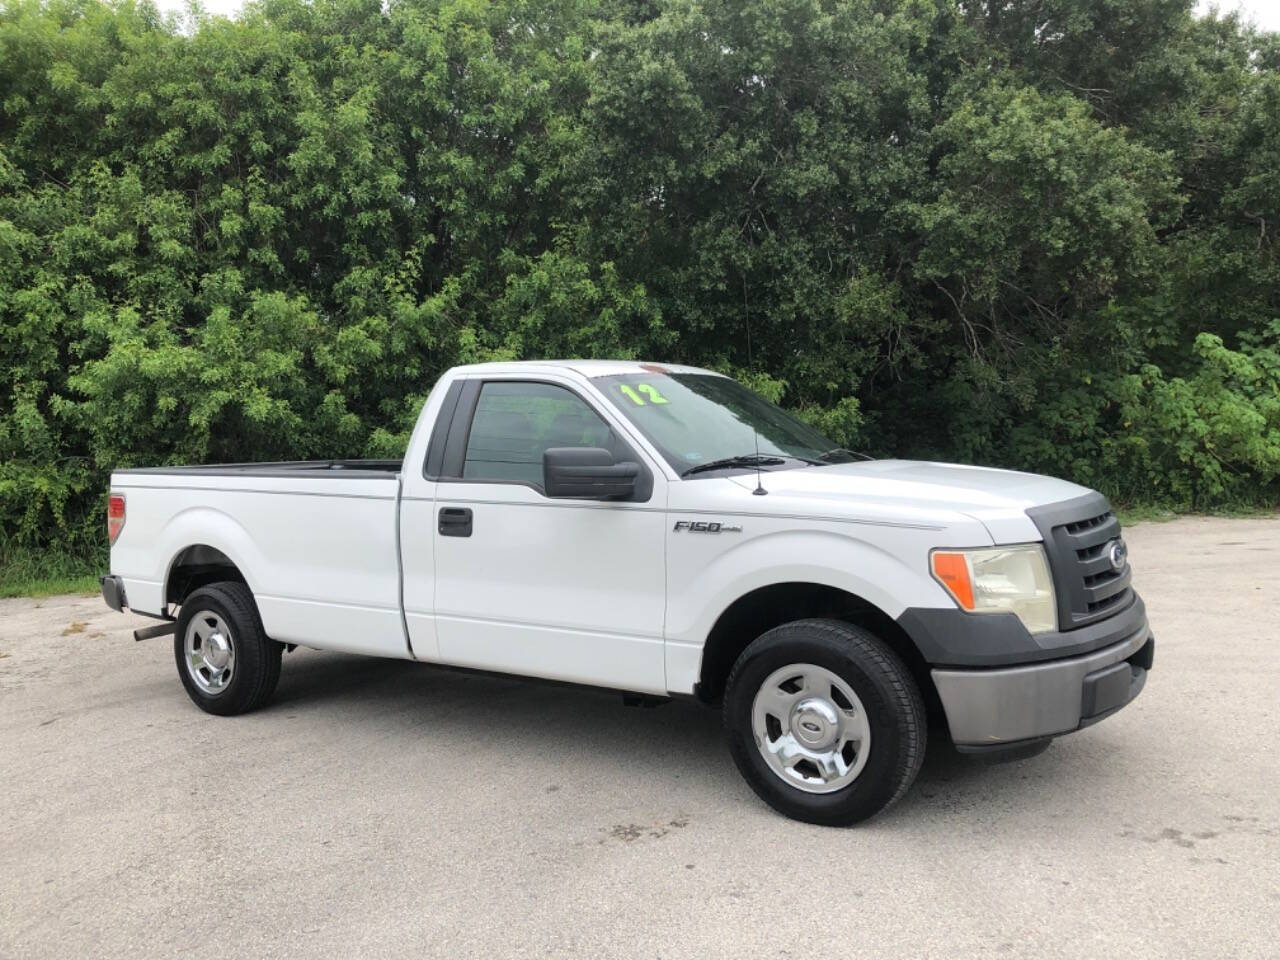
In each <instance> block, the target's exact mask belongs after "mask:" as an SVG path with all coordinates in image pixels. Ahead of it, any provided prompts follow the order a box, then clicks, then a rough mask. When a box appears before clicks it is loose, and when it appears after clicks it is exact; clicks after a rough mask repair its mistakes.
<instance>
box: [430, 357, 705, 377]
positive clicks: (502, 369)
mask: <svg viewBox="0 0 1280 960" xmlns="http://www.w3.org/2000/svg"><path fill="white" fill-rule="evenodd" d="M548 367H551V368H559V369H568V370H573V371H574V372H576V373H580V374H582V375H583V376H584V377H613V376H617V375H619V374H627V373H703V374H706V375H708V376H712V377H719V376H723V374H720V373H717V372H716V371H714V370H704V369H703V368H702V367H690V366H686V365H685V364H682V363H662V362H660V361H648V360H511V361H503V362H497V363H470V364H467V365H466V366H461V367H457V368H455V369H456V372H457V373H517V372H520V371H529V370H537V369H547V368H548Z"/></svg>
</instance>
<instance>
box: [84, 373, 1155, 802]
mask: <svg viewBox="0 0 1280 960" xmlns="http://www.w3.org/2000/svg"><path fill="white" fill-rule="evenodd" d="M107 523H108V534H109V537H110V540H111V573H110V575H108V576H105V577H103V578H102V592H103V597H104V599H105V600H106V602H107V603H108V604H109V605H110V606H111V607H113V608H115V609H117V610H119V609H122V608H124V607H126V606H127V607H128V608H129V609H130V610H132V611H134V612H135V613H140V614H144V615H146V616H151V617H156V618H160V619H161V620H163V621H166V622H165V623H162V624H160V625H157V626H156V627H153V628H149V629H148V630H146V631H139V634H151V635H163V634H167V633H172V634H173V638H174V640H173V646H174V656H175V659H176V661H177V668H178V674H179V676H180V677H181V678H182V683H183V685H184V686H185V688H186V690H187V693H188V694H189V695H190V697H191V699H192V700H193V701H195V703H196V704H197V705H198V706H199V707H200V708H201V709H203V710H206V711H209V712H210V713H215V714H224V715H226V714H237V713H242V712H244V711H247V710H252V709H254V708H255V707H258V706H261V705H262V704H263V703H265V702H266V701H267V700H268V699H269V698H270V696H271V694H272V691H273V689H274V688H275V685H276V682H277V680H278V678H279V676H280V664H281V654H282V652H283V651H284V650H285V649H292V648H293V647H294V646H295V645H298V644H301V645H304V646H308V647H314V648H316V649H320V650H336V651H344V652H347V653H359V654H369V655H371V656H378V657H396V658H400V659H404V660H420V661H424V662H427V663H436V664H445V665H450V666H454V667H462V668H472V669H477V670H483V671H498V672H502V673H511V674H521V675H526V676H531V677H542V678H549V679H553V680H558V681H568V682H573V683H581V684H589V685H593V686H597V687H603V688H608V689H614V690H619V691H622V692H624V693H625V694H627V695H629V696H630V697H631V698H632V699H641V698H670V697H690V698H695V699H696V700H699V701H701V702H703V703H706V704H709V705H716V706H719V707H720V708H721V709H722V711H723V716H724V723H725V727H726V730H727V734H728V740H729V745H730V751H731V753H732V755H733V757H734V760H735V762H736V763H737V765H738V768H739V769H740V771H741V772H742V774H743V776H744V777H745V778H746V780H747V782H748V783H749V784H750V785H751V787H752V788H753V789H754V790H755V791H756V792H757V793H758V794H759V795H760V797H761V798H763V799H764V800H765V801H766V802H767V803H769V804H771V805H772V806H773V807H775V808H776V809H777V810H779V811H781V812H782V813H784V814H786V815H788V816H791V817H795V818H797V819H801V820H807V821H810V822H814V823H823V824H850V823H854V822H857V821H859V820H863V819H865V818H866V817H869V816H871V815H872V814H874V813H876V812H877V811H880V810H882V809H884V808H885V807H887V806H888V805H889V804H891V803H893V802H894V801H895V800H897V799H898V798H899V797H901V796H902V795H903V794H904V793H905V792H906V790H907V788H908V787H909V786H910V784H911V782H912V780H913V779H914V778H915V776H916V773H917V771H918V770H919V769H920V764H921V761H922V760H923V757H924V750H925V739H926V724H927V718H929V717H931V716H932V717H933V718H935V719H936V721H937V722H938V723H944V724H945V726H946V728H947V730H948V731H949V733H950V737H951V739H952V741H953V742H954V743H955V744H956V746H957V747H958V748H959V749H960V750H961V751H965V752H972V753H988V754H998V753H1004V754H1006V755H1017V754H1029V753H1032V752H1036V751H1037V750H1038V749H1040V748H1041V747H1042V746H1043V745H1045V744H1047V743H1048V742H1049V740H1050V739H1052V738H1053V737H1057V736H1060V735H1062V734H1065V733H1070V732H1071V731H1074V730H1078V729H1079V728H1081V727H1084V726H1087V725H1088V724H1091V723H1093V722H1095V721H1096V720H1099V719H1101V718H1102V717H1105V716H1107V715H1108V714H1110V713H1112V712H1114V711H1116V710H1118V709H1119V708H1121V707H1123V706H1124V705H1125V704H1127V703H1129V702H1130V701H1131V700H1132V699H1133V698H1134V697H1135V696H1137V694H1138V693H1139V692H1140V691H1141V690H1142V687H1143V684H1144V683H1145V681H1146V677H1147V671H1148V670H1149V669H1150V667H1151V663H1152V655H1153V648H1154V640H1153V638H1152V635H1151V631H1150V629H1149V627H1148V625H1147V617H1146V613H1145V610H1144V607H1143V603H1142V600H1141V599H1140V598H1139V597H1138V595H1137V594H1136V593H1135V592H1134V590H1133V588H1132V586H1131V584H1130V570H1129V564H1128V561H1127V558H1126V550H1125V544H1124V541H1123V540H1122V539H1121V536H1120V525H1119V523H1118V522H1117V520H1116V518H1115V516H1114V515H1113V514H1112V511H1111V508H1110V505H1109V504H1108V503H1107V501H1106V499H1105V498H1104V497H1103V496H1102V495H1101V494H1099V493H1095V492H1093V491H1091V490H1088V489H1085V488H1083V487H1079V486H1076V485H1075V484H1071V483H1067V482H1065V481H1062V480H1055V479H1052V478H1049V477H1042V476H1034V475H1031V474H1026V473H1015V472H1011V471H1006V470H994V469H985V468H979V467H969V466H956V465H951V464H942V463H925V462H910V461H902V460H870V459H867V458H865V457H862V456H861V455H859V454H855V453H852V452H850V451H846V450H842V449H839V448H838V447H837V446H836V445H835V444H834V443H833V442H831V441H830V440H828V439H826V438H825V437H823V436H822V434H821V433H819V432H818V431H816V430H815V429H813V428H812V427H810V426H808V425H806V424H804V423H802V422H801V421H799V420H797V419H795V418H794V417H792V416H791V415H790V414H788V413H786V412H785V411H783V410H782V409H780V408H778V407H777V406H774V405H773V404H771V403H769V402H768V401H766V400H764V399H762V398H760V397H759V396H757V395H755V394H753V393H752V392H751V391H749V390H747V389H746V388H745V387H743V386H741V385H740V384H738V383H737V382H735V381H734V380H732V379H730V378H728V377H725V376H722V375H719V374H717V373H713V372H711V371H708V370H700V369H696V368H693V367H686V366H679V365H672V364H649V363H633V362H613V361H576V360H575V361H561V362H531V363H496V364H480V365H474V366H465V367H457V368H455V369H453V370H450V371H449V372H448V373H446V374H445V375H444V376H443V377H442V378H441V379H440V381H439V383H437V384H436V386H435V388H434V389H433V390H432V391H431V394H430V396H429V397H428V399H427V401H426V404H425V406H424V408H423V410H422V413H421V416H420V419H419V421H418V425H417V428H416V430H415V431H414V433H413V435H412V438H411V439H410V442H409V446H408V452H407V454H406V456H405V458H404V460H403V462H394V461H327V462H299V463H273V464H260V465H254V464H236V465H224V466H199V467H183V468H168V467H161V468H155V469H141V470H121V471H118V472H116V473H114V474H113V475H112V478H111V491H110V496H109V500H108V521H107Z"/></svg>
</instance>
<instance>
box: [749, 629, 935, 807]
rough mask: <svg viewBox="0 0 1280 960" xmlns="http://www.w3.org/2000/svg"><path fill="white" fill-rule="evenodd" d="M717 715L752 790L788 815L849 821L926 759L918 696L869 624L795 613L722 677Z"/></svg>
mask: <svg viewBox="0 0 1280 960" xmlns="http://www.w3.org/2000/svg"><path fill="white" fill-rule="evenodd" d="M724 721H725V727H726V729H727V731H728V734H729V746H730V750H731V751H732V753H733V758H734V761H735V762H736V763H737V765H738V769H739V770H740V771H741V773H742V775H743V777H744V778H745V779H746V781H747V783H749V784H750V785H751V788H752V789H753V790H755V792H756V793H757V794H758V795H759V796H760V798H761V799H763V800H764V801H765V802H766V803H768V804H769V805H770V806H771V807H773V808H774V809H775V810H777V811H778V812H779V813H782V814H785V815H786V816H788V817H791V818H793V819H795V820H803V821H806V822H808V823H818V824H823V825H827V826H847V825H849V824H853V823H857V822H859V821H861V820H865V819H867V818H868V817H871V816H873V815H875V814H876V813H879V812H880V811H881V810H884V809H885V808H886V807H888V806H890V805H891V804H893V803H894V802H896V801H897V800H898V799H899V798H900V797H901V796H902V795H903V794H904V793H906V791H907V788H908V787H910V786H911V783H912V781H913V780H915V778H916V774H917V773H918V772H919V771H920V764H921V763H922V762H923V760H924V748H925V739H926V736H927V728H926V725H925V712H924V703H923V701H922V700H921V697H920V691H919V689H918V688H917V686H916V683H915V681H914V680H913V679H912V677H911V673H910V671H909V670H908V669H907V667H906V665H905V664H904V663H903V662H902V661H901V660H900V659H899V658H898V657H897V655H895V654H894V653H893V651H892V650H890V649H889V647H887V646H886V645H885V644H884V642H883V641H881V640H880V639H879V638H877V637H876V636H874V635H873V634H871V633H870V632H869V631H867V630H864V629H863V628H861V627H858V626H854V625H853V624H849V623H844V622H842V621H838V620H798V621H796V622H794V623H786V624H783V625H782V626H780V627H775V628H774V629H772V630H770V631H768V632H767V633H765V634H763V635H762V636H760V637H758V638H757V639H756V640H755V641H754V642H752V643H751V644H750V646H748V647H747V649H746V650H744V651H743V653H742V656H740V657H739V658H738V662H737V663H736V664H734V667H733V671H732V672H731V673H730V674H729V681H728V685H727V687H726V690H725V698H724Z"/></svg>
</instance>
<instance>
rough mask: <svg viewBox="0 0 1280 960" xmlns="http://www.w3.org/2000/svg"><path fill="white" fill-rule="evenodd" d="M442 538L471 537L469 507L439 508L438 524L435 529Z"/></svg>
mask: <svg viewBox="0 0 1280 960" xmlns="http://www.w3.org/2000/svg"><path fill="white" fill-rule="evenodd" d="M436 529H438V530H439V531H440V536H442V537H469V536H471V510H470V508H469V507H441V508H440V523H439V526H438V527H437V528H436Z"/></svg>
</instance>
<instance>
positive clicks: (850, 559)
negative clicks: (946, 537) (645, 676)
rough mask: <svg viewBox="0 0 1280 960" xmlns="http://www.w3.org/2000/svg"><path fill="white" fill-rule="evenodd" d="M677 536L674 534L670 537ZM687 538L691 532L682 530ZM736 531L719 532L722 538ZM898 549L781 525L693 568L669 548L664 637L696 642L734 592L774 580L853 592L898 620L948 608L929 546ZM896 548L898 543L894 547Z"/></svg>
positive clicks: (923, 541) (742, 592)
mask: <svg viewBox="0 0 1280 960" xmlns="http://www.w3.org/2000/svg"><path fill="white" fill-rule="evenodd" d="M678 536H680V535H679V534H674V535H673V536H672V539H673V540H674V538H675V537H678ZM686 536H688V537H689V538H692V537H693V536H696V535H694V534H688V535H686ZM730 536H733V534H722V535H721V537H719V538H704V539H707V540H711V539H717V540H718V539H722V538H724V537H730ZM912 539H918V540H920V541H921V542H920V544H918V545H914V546H911V547H910V548H909V549H908V550H907V551H906V553H907V556H908V557H914V562H908V561H907V560H904V559H903V557H902V555H901V553H902V551H901V550H900V549H899V550H895V551H893V552H890V551H889V550H888V549H886V547H885V546H883V545H879V544H876V543H874V542H870V541H868V540H862V539H855V538H853V537H850V536H848V535H846V534H843V533H841V532H835V531H829V530H782V531H774V532H767V533H763V534H760V535H757V536H754V537H752V538H751V539H749V540H743V541H739V542H737V543H733V544H731V545H729V546H728V547H727V548H725V549H722V550H720V551H719V552H718V553H717V555H715V556H714V557H705V558H703V559H704V560H705V562H703V563H701V564H699V565H698V566H697V568H696V569H688V570H683V571H681V570H679V569H676V568H679V567H681V566H683V564H682V563H681V562H680V560H679V559H678V558H677V557H676V556H675V554H676V553H677V552H678V551H679V549H680V548H679V547H678V546H674V545H672V546H671V547H670V548H669V550H668V556H669V558H670V561H671V562H670V563H669V569H672V570H673V572H674V576H672V577H671V579H670V580H669V584H668V586H669V589H668V605H667V639H668V640H670V641H673V642H676V643H685V644H693V645H697V646H701V644H702V643H703V641H704V640H705V639H706V637H707V635H708V634H709V633H710V632H711V628H712V627H713V626H714V625H715V622H716V620H718V619H719V617H720V615H721V614H722V613H723V612H724V611H725V610H726V609H728V608H729V606H730V605H731V604H733V602H734V601H735V600H737V599H738V598H739V597H742V596H744V595H745V594H747V593H750V592H751V591H752V590H756V589H758V588H760V587H767V586H772V585H774V584H778V583H816V584H821V585H823V586H829V587H834V588H836V589H839V590H844V591H846V592H848V593H852V594H854V595H856V596H858V597H861V598H862V599H863V600H866V601H867V602H868V603H871V604H873V605H874V606H876V607H878V608H879V609H880V610H882V611H883V612H884V613H886V614H887V615H888V616H889V617H891V618H897V617H898V616H899V615H900V614H901V613H902V611H903V610H905V609H906V608H908V607H952V606H954V604H952V602H951V600H950V598H949V597H947V595H946V593H945V592H944V591H943V589H942V587H941V586H940V585H939V584H938V583H937V582H936V581H934V580H933V578H932V577H930V576H929V575H928V555H929V549H930V546H929V544H928V543H927V542H926V539H927V538H923V537H918V536H917V537H914V538H912ZM899 546H901V545H899Z"/></svg>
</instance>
